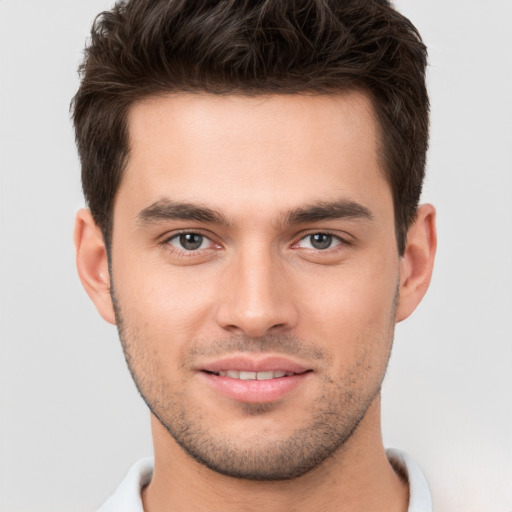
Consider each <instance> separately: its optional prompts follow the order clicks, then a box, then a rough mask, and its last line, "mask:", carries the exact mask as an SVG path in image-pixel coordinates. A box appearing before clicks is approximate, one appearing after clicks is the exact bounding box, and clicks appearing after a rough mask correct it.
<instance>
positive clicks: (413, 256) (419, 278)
mask: <svg viewBox="0 0 512 512" xmlns="http://www.w3.org/2000/svg"><path fill="white" fill-rule="evenodd" d="M436 247H437V233H436V211H435V209H434V207H433V206H432V205H431V204H424V205H422V206H420V207H419V208H418V213H417V215H416V219H415V221H414V223H413V224H412V226H411V227H410V228H409V231H408V232H407V245H406V248H405V252H404V255H403V256H402V258H401V260H400V299H399V302H398V308H397V312H396V321H397V322H401V321H402V320H405V319H406V318H407V317H408V316H409V315H410V314H411V313H412V312H413V311H414V310H415V309H416V306H417V305H418V304H419V303H420V302H421V299H423V296H424V295H425V293H426V291H427V288H428V285H429V284H430V278H431V277H432V270H433V267H434V257H435V254H436Z"/></svg>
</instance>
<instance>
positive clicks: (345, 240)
mask: <svg viewBox="0 0 512 512" xmlns="http://www.w3.org/2000/svg"><path fill="white" fill-rule="evenodd" d="M317 234H322V235H329V236H332V237H333V238H335V239H336V240H338V241H339V243H337V244H336V245H334V246H332V247H329V248H327V249H323V250H322V249H312V250H315V251H320V252H327V251H329V250H330V249H334V248H336V247H339V246H340V245H352V244H353V241H352V240H351V239H350V238H351V237H350V235H349V234H348V233H344V234H340V232H339V231H336V232H333V231H332V230H329V229H311V230H308V231H307V232H303V233H301V234H300V237H298V238H297V241H296V242H294V243H293V244H292V248H299V249H300V247H299V243H300V242H301V241H302V240H304V239H305V238H308V237H310V236H312V235H317ZM308 249H309V248H308Z"/></svg>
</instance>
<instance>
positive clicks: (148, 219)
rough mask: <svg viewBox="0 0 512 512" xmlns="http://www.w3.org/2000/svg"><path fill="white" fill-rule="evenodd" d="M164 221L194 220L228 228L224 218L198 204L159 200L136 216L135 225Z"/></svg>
mask: <svg viewBox="0 0 512 512" xmlns="http://www.w3.org/2000/svg"><path fill="white" fill-rule="evenodd" d="M165 220H195V221H197V222H207V223H212V224H222V225H225V226H229V222H228V220H227V219H226V217H224V215H222V214H221V213H219V212H217V211H215V210H212V209H211V208H208V207H206V206H202V205H198V204H192V203H182V202H176V201H172V200H170V199H160V200H158V201H156V202H155V203H153V204H152V205H150V206H148V207H147V208H144V209H143V210H141V211H140V212H139V213H138V215H137V223H138V224H142V225H147V224H153V223H155V222H158V221H165Z"/></svg>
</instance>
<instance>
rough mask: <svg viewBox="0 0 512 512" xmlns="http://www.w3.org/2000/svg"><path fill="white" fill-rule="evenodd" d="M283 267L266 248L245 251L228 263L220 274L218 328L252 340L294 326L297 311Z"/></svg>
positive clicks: (291, 286) (290, 283) (291, 287)
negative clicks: (220, 290)
mask: <svg viewBox="0 0 512 512" xmlns="http://www.w3.org/2000/svg"><path fill="white" fill-rule="evenodd" d="M248 253H250V254H248ZM284 265H285V264H284V263H283V262H281V261H279V256H276V255H273V254H272V253H271V251H269V250H268V249H267V250H265V249H262V250H253V251H247V252H246V253H245V254H241V255H239V256H238V257H237V258H236V259H235V260H234V261H232V262H231V263H230V265H229V268H226V269H225V270H226V271H225V273H224V274H223V281H222V287H223V290H222V294H221V297H222V299H221V301H220V302H219V304H218V305H217V309H216V320H217V323H218V325H219V326H220V327H222V328H223V329H224V330H227V331H230V332H231V333H236V334H245V335H247V336H249V337H252V338H257V337H260V336H264V335H265V334H268V333H270V332H271V331H272V332H278V331H287V330H290V329H292V328H293V327H295V325H296V324H297V321H298V310H297V307H296V304H295V301H294V293H293V284H292V281H291V280H290V279H289V278H287V273H286V272H285V269H284Z"/></svg>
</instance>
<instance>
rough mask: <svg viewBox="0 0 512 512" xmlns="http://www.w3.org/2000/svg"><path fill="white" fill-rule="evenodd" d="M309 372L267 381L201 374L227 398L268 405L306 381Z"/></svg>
mask: <svg viewBox="0 0 512 512" xmlns="http://www.w3.org/2000/svg"><path fill="white" fill-rule="evenodd" d="M310 374H311V372H305V373H301V374H296V375H291V376H289V377H280V378H278V379H268V380H240V379H231V378H229V377H221V376H220V375H215V374H213V373H206V372H201V375H203V376H204V378H205V379H206V380H207V381H208V383H209V384H210V386H212V387H213V388H214V389H215V390H217V391H219V392H220V393H222V394H223V395H225V396H227V397H228V398H232V399H234V400H238V401H239V402H247V403H259V404H262V403H269V402H275V401H276V400H280V399H282V398H284V397H285V396H286V395H287V394H289V393H291V392H292V391H293V390H294V389H296V388H297V387H298V386H300V384H302V383H303V382H304V381H305V380H306V379H308V378H309V376H310Z"/></svg>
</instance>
